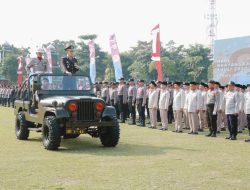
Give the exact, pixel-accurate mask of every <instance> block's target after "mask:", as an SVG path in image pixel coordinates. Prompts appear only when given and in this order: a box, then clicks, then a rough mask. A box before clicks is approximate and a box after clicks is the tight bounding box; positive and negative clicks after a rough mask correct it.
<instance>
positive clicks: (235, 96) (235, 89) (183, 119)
mask: <svg viewBox="0 0 250 190" xmlns="http://www.w3.org/2000/svg"><path fill="white" fill-rule="evenodd" d="M94 93H95V95H96V96H97V97H100V98H102V99H103V100H104V101H105V102H106V104H107V105H112V106H114V107H115V108H116V111H117V117H118V118H119V119H120V122H121V123H125V120H126V119H127V118H129V117H130V118H131V123H129V124H131V125H138V126H141V127H145V126H146V125H145V112H146V113H147V117H148V118H149V120H150V122H149V123H148V124H150V125H149V126H148V127H149V128H152V129H156V128H157V122H161V127H160V128H159V129H160V130H163V131H165V130H168V124H170V123H172V122H173V121H174V126H175V130H174V131H173V132H176V133H183V129H189V132H188V134H193V135H197V134H198V132H201V131H203V130H204V128H208V129H209V133H208V134H207V135H206V136H207V137H216V135H217V133H220V132H221V131H226V129H228V132H229V135H228V137H226V139H230V140H236V139H237V134H238V133H242V131H243V130H244V129H245V128H246V127H247V128H248V131H249V135H250V84H248V85H247V86H244V85H239V84H235V83H234V82H229V83H228V84H227V85H226V86H222V85H221V84H220V83H219V82H216V81H213V80H210V81H209V82H208V83H207V84H205V83H203V82H201V83H196V82H189V83H187V82H174V83H170V82H167V81H156V82H155V81H151V82H150V83H148V84H145V82H144V80H139V81H137V83H135V81H134V79H129V80H128V82H127V83H126V82H125V80H124V78H120V80H119V82H113V83H108V82H106V81H104V82H99V83H98V82H97V83H95V84H94ZM136 110H137V113H138V115H139V120H138V123H137V122H136V121H137V120H136V115H137V114H136ZM245 141H247V142H249V141H250V140H249V139H246V140H245Z"/></svg>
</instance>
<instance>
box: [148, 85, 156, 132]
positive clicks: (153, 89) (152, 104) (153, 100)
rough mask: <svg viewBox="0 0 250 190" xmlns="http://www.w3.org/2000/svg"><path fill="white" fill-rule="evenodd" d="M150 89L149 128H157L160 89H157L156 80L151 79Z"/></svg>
mask: <svg viewBox="0 0 250 190" xmlns="http://www.w3.org/2000/svg"><path fill="white" fill-rule="evenodd" d="M150 89H151V90H150V93H149V96H148V108H149V114H150V126H149V128H152V129H156V124H157V109H158V98H159V91H158V90H157V84H156V83H155V81H151V83H150Z"/></svg>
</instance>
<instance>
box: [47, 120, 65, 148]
mask: <svg viewBox="0 0 250 190" xmlns="http://www.w3.org/2000/svg"><path fill="white" fill-rule="evenodd" d="M42 142H43V146H44V148H45V149H48V150H56V149H58V147H59V146H60V143H61V134H60V127H59V125H58V124H57V121H56V117H55V116H47V117H45V118H44V122H43V127H42Z"/></svg>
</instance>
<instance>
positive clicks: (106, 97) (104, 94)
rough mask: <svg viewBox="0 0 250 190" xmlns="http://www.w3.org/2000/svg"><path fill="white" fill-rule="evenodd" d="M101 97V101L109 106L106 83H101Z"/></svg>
mask: <svg viewBox="0 0 250 190" xmlns="http://www.w3.org/2000/svg"><path fill="white" fill-rule="evenodd" d="M101 96H102V99H103V100H104V102H105V103H106V104H107V105H108V104H109V88H108V82H107V81H104V82H103V85H102V90H101Z"/></svg>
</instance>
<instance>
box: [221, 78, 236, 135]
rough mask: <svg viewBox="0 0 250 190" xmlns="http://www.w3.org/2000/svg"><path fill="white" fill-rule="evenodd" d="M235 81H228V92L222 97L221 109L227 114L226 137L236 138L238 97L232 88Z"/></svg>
mask: <svg viewBox="0 0 250 190" xmlns="http://www.w3.org/2000/svg"><path fill="white" fill-rule="evenodd" d="M234 88H235V83H234V82H229V83H228V92H226V93H225V95H224V97H223V109H224V110H225V113H226V116H227V126H228V130H229V136H228V137H226V139H230V140H236V137H237V132H238V129H237V122H238V121H237V120H238V119H237V117H238V115H239V97H238V95H237V92H235V90H234Z"/></svg>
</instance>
